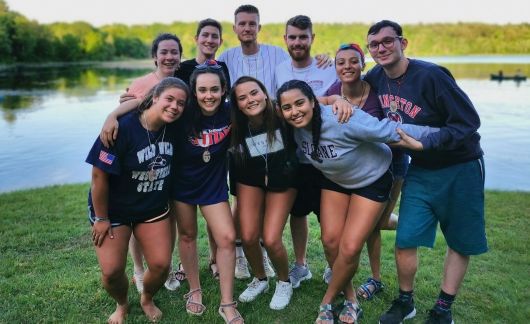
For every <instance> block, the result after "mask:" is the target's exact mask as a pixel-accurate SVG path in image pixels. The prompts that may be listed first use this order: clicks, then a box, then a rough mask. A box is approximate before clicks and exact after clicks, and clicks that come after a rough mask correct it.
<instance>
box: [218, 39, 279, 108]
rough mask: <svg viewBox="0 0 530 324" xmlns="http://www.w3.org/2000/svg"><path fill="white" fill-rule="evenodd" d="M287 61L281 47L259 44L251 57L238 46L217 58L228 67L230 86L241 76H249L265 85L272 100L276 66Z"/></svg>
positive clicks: (274, 89)
mask: <svg viewBox="0 0 530 324" xmlns="http://www.w3.org/2000/svg"><path fill="white" fill-rule="evenodd" d="M289 59H290V56H289V54H287V52H286V51H285V50H283V49H282V48H281V47H278V46H273V45H267V44H260V45H259V51H258V52H257V53H256V54H253V55H245V54H243V51H242V49H241V46H238V47H233V48H230V49H228V50H226V51H224V52H223V53H222V54H221V56H219V58H218V60H219V61H222V62H225V64H226V66H227V67H228V72H229V73H230V81H231V83H232V85H233V84H234V82H235V81H236V80H237V79H239V78H240V77H242V76H251V77H253V78H256V79H258V80H260V81H261V82H262V83H263V84H264V85H265V87H266V88H267V91H268V92H269V96H271V97H272V98H274V97H275V91H276V79H275V69H276V66H278V65H279V64H280V63H281V62H283V61H286V60H289Z"/></svg>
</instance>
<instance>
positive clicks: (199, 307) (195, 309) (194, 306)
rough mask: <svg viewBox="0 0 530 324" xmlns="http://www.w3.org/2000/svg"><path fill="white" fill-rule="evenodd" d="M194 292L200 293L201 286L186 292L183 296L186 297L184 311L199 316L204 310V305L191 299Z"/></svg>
mask: <svg viewBox="0 0 530 324" xmlns="http://www.w3.org/2000/svg"><path fill="white" fill-rule="evenodd" d="M196 293H199V294H202V290H201V288H197V289H193V290H190V291H189V292H188V293H187V294H185V295H184V296H183V297H184V299H186V312H188V314H191V315H196V316H201V315H202V314H203V313H204V311H205V310H206V306H204V305H203V304H201V303H198V302H195V301H193V300H191V298H192V297H193V295H195V294H196Z"/></svg>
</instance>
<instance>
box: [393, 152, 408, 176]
mask: <svg viewBox="0 0 530 324" xmlns="http://www.w3.org/2000/svg"><path fill="white" fill-rule="evenodd" d="M392 154H394V151H392ZM409 160H410V157H409V156H408V155H407V154H405V153H403V152H400V153H397V154H396V155H393V156H392V164H391V170H392V175H393V176H394V180H396V179H403V178H405V176H406V175H407V170H408V169H409Z"/></svg>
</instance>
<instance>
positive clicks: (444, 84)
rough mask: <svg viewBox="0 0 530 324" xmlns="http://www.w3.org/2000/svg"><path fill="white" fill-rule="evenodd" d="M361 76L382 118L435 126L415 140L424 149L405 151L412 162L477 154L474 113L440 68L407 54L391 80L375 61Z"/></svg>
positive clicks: (429, 164) (433, 163)
mask: <svg viewBox="0 0 530 324" xmlns="http://www.w3.org/2000/svg"><path fill="white" fill-rule="evenodd" d="M365 80H366V81H368V82H369V83H370V85H372V87H374V88H375V90H376V91H377V94H378V98H379V101H380V102H381V107H382V108H383V112H384V114H385V117H386V118H389V119H392V120H395V121H400V122H402V123H404V124H415V125H425V126H431V127H439V128H440V131H439V132H436V133H432V134H429V135H428V136H426V137H424V138H422V139H421V142H422V144H423V148H424V151H421V152H418V151H409V154H410V155H411V157H412V161H411V163H412V164H413V165H416V166H420V167H424V168H429V169H438V168H443V167H446V166H450V165H454V164H457V163H462V162H467V161H471V160H474V159H477V158H479V157H481V156H482V155H483V152H482V149H481V147H480V135H479V133H478V132H477V130H478V128H479V127H480V118H479V116H478V113H477V111H476V110H475V107H473V104H472V103H471V100H470V99H469V98H468V96H467V95H466V94H465V93H464V91H462V89H460V87H458V85H457V84H456V81H455V79H454V78H453V76H452V75H451V72H449V70H447V69H446V68H444V67H441V66H438V65H436V64H433V63H429V62H425V61H420V60H414V59H409V65H408V67H407V71H406V72H405V74H404V75H403V76H400V77H399V78H397V79H394V80H393V79H389V78H388V77H387V76H386V74H385V72H384V70H383V68H382V67H381V66H380V65H377V66H375V67H374V68H373V69H372V70H370V71H369V72H368V73H367V75H366V77H365ZM392 101H394V102H395V103H396V104H391V102H392Z"/></svg>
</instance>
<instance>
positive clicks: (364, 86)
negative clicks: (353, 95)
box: [340, 80, 366, 108]
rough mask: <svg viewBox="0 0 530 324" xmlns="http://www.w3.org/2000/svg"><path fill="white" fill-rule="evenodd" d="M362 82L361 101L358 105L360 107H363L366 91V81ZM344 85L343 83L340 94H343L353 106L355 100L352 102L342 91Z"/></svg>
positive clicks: (343, 97)
mask: <svg viewBox="0 0 530 324" xmlns="http://www.w3.org/2000/svg"><path fill="white" fill-rule="evenodd" d="M361 84H362V90H361V97H360V98H359V103H358V104H357V107H359V108H361V107H362V106H361V105H362V103H363V97H364V91H365V90H366V83H364V81H363V80H361ZM343 86H344V84H342V85H341V87H340V95H341V97H342V99H344V100H346V101H347V102H349V103H350V104H351V105H352V106H353V102H351V101H350V99H348V97H346V96H345V95H344V92H343V91H342V87H343Z"/></svg>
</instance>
